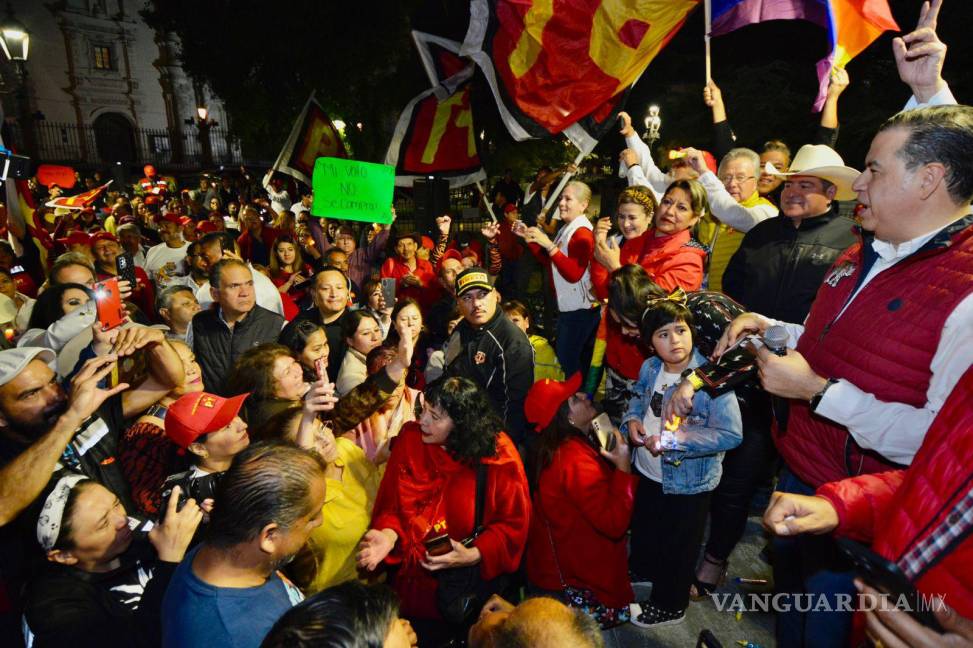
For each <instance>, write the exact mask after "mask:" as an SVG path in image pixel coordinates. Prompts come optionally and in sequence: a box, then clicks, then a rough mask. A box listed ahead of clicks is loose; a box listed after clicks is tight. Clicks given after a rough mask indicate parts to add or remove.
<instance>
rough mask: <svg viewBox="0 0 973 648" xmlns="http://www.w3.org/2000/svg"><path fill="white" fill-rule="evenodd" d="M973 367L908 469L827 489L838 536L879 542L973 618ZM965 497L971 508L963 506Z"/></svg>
mask: <svg viewBox="0 0 973 648" xmlns="http://www.w3.org/2000/svg"><path fill="white" fill-rule="evenodd" d="M971 456H973V369H969V370H967V372H966V374H965V375H964V376H963V377H962V378H960V380H959V382H958V383H957V384H956V387H954V388H953V392H952V394H950V396H949V398H948V399H947V400H946V402H945V403H944V404H943V408H942V410H940V412H939V414H938V415H937V416H936V420H935V421H934V422H933V424H932V426H931V427H930V428H929V433H928V434H927V435H926V439H925V441H924V442H923V444H922V447H921V448H920V449H919V452H918V453H916V458H915V461H913V462H912V465H911V466H910V467H909V468H908V469H907V470H899V471H895V472H889V473H881V474H877V475H862V476H860V477H855V478H853V479H845V480H843V481H840V482H835V483H833V484H825V485H824V486H822V487H821V488H819V489H818V491H817V494H818V495H820V496H821V497H825V498H827V499H828V500H829V501H830V502H831V503H832V504H833V505H834V507H835V510H836V511H837V512H838V519H839V520H840V524H839V526H838V528H837V529H836V530H835V533H836V534H838V535H843V536H849V537H851V538H854V539H856V540H860V541H863V542H866V543H872V549H873V550H874V551H875V552H876V553H878V554H880V555H882V556H884V557H886V558H888V559H890V560H893V561H895V562H897V563H898V564H899V566H900V567H901V568H902V570H903V571H904V572H905V573H906V575H908V576H909V577H910V578H911V579H912V580H914V581H915V583H916V587H917V588H918V590H919V591H920V592H922V593H924V594H942V595H945V597H946V604H947V605H950V606H952V607H953V608H955V609H956V611H957V612H958V613H959V614H960V615H962V616H965V617H969V618H973V535H966V536H965V538H962V539H957V538H953V537H952V536H953V535H954V534H957V533H962V531H961V529H962V525H960V524H959V522H960V517H961V516H962V514H963V512H964V511H965V512H966V514H967V515H968V514H969V506H970V503H969V497H970V493H971V484H973V464H971V462H970V457H971ZM964 498H965V503H964Z"/></svg>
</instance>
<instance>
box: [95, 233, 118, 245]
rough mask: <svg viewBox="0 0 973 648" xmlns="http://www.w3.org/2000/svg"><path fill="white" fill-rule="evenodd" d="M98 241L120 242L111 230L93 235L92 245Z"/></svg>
mask: <svg viewBox="0 0 973 648" xmlns="http://www.w3.org/2000/svg"><path fill="white" fill-rule="evenodd" d="M98 241H112V242H113V243H118V239H117V238H115V235H114V234H112V233H111V232H97V233H95V234H92V235H91V245H94V244H95V243H97V242H98Z"/></svg>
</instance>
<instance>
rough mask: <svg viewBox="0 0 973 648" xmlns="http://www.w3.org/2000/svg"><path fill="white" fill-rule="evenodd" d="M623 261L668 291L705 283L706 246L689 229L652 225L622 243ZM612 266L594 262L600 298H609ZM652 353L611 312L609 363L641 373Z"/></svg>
mask: <svg viewBox="0 0 973 648" xmlns="http://www.w3.org/2000/svg"><path fill="white" fill-rule="evenodd" d="M619 258H620V261H621V263H622V265H628V264H630V263H633V264H638V265H640V266H642V267H643V268H645V271H646V272H648V273H649V276H650V277H652V279H653V280H654V281H655V282H656V283H657V284H659V286H661V287H662V289H663V290H665V291H667V292H668V291H671V290H672V289H673V288H675V287H676V286H680V287H682V288H683V289H684V290H685V291H686V292H692V291H694V290H699V287H700V286H701V285H702V284H703V261H704V260H705V258H706V250H705V249H703V248H702V247H700V246H699V244H698V243H695V242H694V241H693V240H692V235H691V234H690V232H689V230H684V231H682V232H679V233H677V234H673V235H672V236H661V237H656V235H655V229H654V228H649V229H648V230H646V231H645V232H644V233H643V234H642V235H641V236H637V237H635V238H633V239H629V240H627V241H625V242H624V243H622V249H621V254H620V255H619ZM610 274H611V273H609V272H608V268H606V267H605V266H603V265H601V264H600V263H598V262H597V261H592V263H591V283H592V285H593V286H594V289H595V295H596V296H597V297H598V299H601V300H605V299H608V283H609V279H610ZM649 355H651V353H650V350H649V349H648V347H647V346H646V345H645V344H644V343H642V341H641V340H636V339H632V338H629V337H626V336H625V335H623V334H622V329H621V327H620V326H619V325H618V323H617V322H615V320H613V319H612V318H611V317H610V316H609V318H608V335H607V336H606V338H605V366H607V367H611V368H612V369H614V370H615V371H617V372H618V373H619V374H621V375H622V376H624V377H625V378H630V379H632V380H635V379H636V378H638V377H639V369H641V368H642V362H644V361H645V359H646V358H647V357H649Z"/></svg>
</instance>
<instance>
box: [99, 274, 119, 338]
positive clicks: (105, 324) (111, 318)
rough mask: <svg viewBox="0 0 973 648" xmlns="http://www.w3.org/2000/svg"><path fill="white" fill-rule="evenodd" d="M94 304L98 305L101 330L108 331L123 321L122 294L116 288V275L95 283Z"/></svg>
mask: <svg viewBox="0 0 973 648" xmlns="http://www.w3.org/2000/svg"><path fill="white" fill-rule="evenodd" d="M95 304H96V306H97V307H98V321H99V322H101V330H103V331H108V330H111V329H113V328H115V327H116V326H121V324H122V322H124V321H125V317H126V314H127V313H126V312H125V307H124V306H122V294H121V292H119V290H118V277H112V278H111V279H106V280H105V281H99V282H98V283H96V284H95Z"/></svg>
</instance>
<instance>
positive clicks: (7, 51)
mask: <svg viewBox="0 0 973 648" xmlns="http://www.w3.org/2000/svg"><path fill="white" fill-rule="evenodd" d="M29 46H30V34H29V33H28V32H27V28H26V27H24V25H23V23H21V22H20V21H19V20H17V19H16V18H15V17H14V11H13V7H11V6H10V3H7V15H6V17H5V18H3V20H2V21H0V47H2V48H3V53H4V55H5V56H6V57H7V59H8V60H10V61H11V62H12V63H13V64H14V68H15V69H16V71H17V122H18V123H19V124H20V130H21V133H22V137H23V144H24V148H25V149H26V150H27V152H28V153H30V154H34V153H36V151H35V142H34V129H33V128H32V124H31V117H30V105H29V102H28V99H27V67H26V63H27V53H28V49H29Z"/></svg>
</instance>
